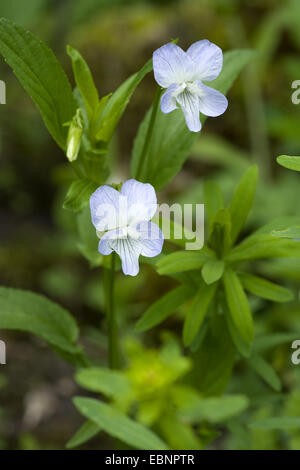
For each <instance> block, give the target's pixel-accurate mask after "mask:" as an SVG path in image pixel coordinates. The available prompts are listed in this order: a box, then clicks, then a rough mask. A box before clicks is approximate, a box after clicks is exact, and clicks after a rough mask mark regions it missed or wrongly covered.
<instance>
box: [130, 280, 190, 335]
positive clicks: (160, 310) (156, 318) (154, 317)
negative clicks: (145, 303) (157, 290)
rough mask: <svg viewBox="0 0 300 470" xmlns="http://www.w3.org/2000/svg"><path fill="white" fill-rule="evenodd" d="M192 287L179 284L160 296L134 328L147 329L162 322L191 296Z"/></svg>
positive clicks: (138, 329)
mask: <svg viewBox="0 0 300 470" xmlns="http://www.w3.org/2000/svg"><path fill="white" fill-rule="evenodd" d="M193 293H194V289H193V287H191V286H186V285H183V286H179V287H175V289H173V290H171V291H170V292H168V293H167V294H166V295H164V296H163V297H160V298H159V300H157V302H155V303H154V304H152V305H151V306H150V307H149V308H148V309H147V310H146V312H145V313H144V315H143V316H142V317H141V318H140V319H139V321H138V322H137V324H136V327H135V329H136V330H137V331H147V330H150V329H151V328H153V327H154V326H156V325H158V324H159V323H161V322H163V321H164V320H165V319H166V318H167V317H168V316H170V315H171V314H172V313H174V312H176V310H177V309H178V307H180V305H182V304H183V303H184V302H186V301H187V300H188V299H190V298H191V297H192V296H193Z"/></svg>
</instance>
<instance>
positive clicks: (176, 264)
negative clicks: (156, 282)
mask: <svg viewBox="0 0 300 470" xmlns="http://www.w3.org/2000/svg"><path fill="white" fill-rule="evenodd" d="M209 259H210V254H209V252H208V251H207V250H204V249H202V250H201V251H176V252H175V253H171V254H169V255H166V256H164V257H163V258H161V259H160V260H159V261H158V262H157V272H158V273H159V274H171V273H176V272H182V271H190V270H192V269H197V268H201V267H202V266H203V265H204V264H205V263H206V261H208V260H209Z"/></svg>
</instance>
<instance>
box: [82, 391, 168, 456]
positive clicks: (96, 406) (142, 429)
mask: <svg viewBox="0 0 300 470" xmlns="http://www.w3.org/2000/svg"><path fill="white" fill-rule="evenodd" d="M74 404H75V406H76V408H77V409H78V411H79V412H80V413H81V414H83V415H84V416H85V417H86V418H88V419H89V420H91V421H93V422H94V423H96V424H98V425H99V427H101V429H103V430H104V431H105V432H107V433H108V434H110V435H111V436H113V437H116V438H118V439H120V440H121V441H123V442H125V443H126V444H128V445H129V446H131V447H133V448H134V449H143V450H166V449H167V448H168V447H167V445H166V444H165V443H164V442H163V441H162V440H161V439H160V438H159V437H158V436H157V435H156V434H155V433H154V432H153V431H151V430H150V429H148V428H147V427H146V426H144V425H142V424H140V423H137V422H136V421H133V420H132V419H130V418H128V417H127V416H126V415H124V414H123V413H121V412H120V411H118V410H117V409H116V408H113V407H112V406H110V405H107V404H106V403H102V402H101V401H99V400H95V399H93V398H82V397H76V398H74Z"/></svg>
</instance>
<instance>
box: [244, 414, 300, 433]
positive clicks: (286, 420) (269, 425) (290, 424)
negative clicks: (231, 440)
mask: <svg viewBox="0 0 300 470" xmlns="http://www.w3.org/2000/svg"><path fill="white" fill-rule="evenodd" d="M249 426H250V428H252V429H265V430H268V431H271V430H287V431H289V430H293V429H300V417H299V416H278V417H274V418H266V419H261V420H257V421H253V422H252V423H250V425H249Z"/></svg>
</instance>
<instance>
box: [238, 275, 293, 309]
mask: <svg viewBox="0 0 300 470" xmlns="http://www.w3.org/2000/svg"><path fill="white" fill-rule="evenodd" d="M239 276H240V279H241V281H242V283H243V285H244V287H245V289H246V290H248V291H249V292H251V293H252V294H254V295H257V296H258V297H262V298H264V299H268V300H273V301H274V302H289V301H291V300H293V298H294V295H293V292H292V291H291V290H290V289H287V288H285V287H282V286H278V285H277V284H274V283H273V282H270V281H267V280H266V279H262V278H260V277H257V276H253V275H252V274H248V273H241V274H239Z"/></svg>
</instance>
